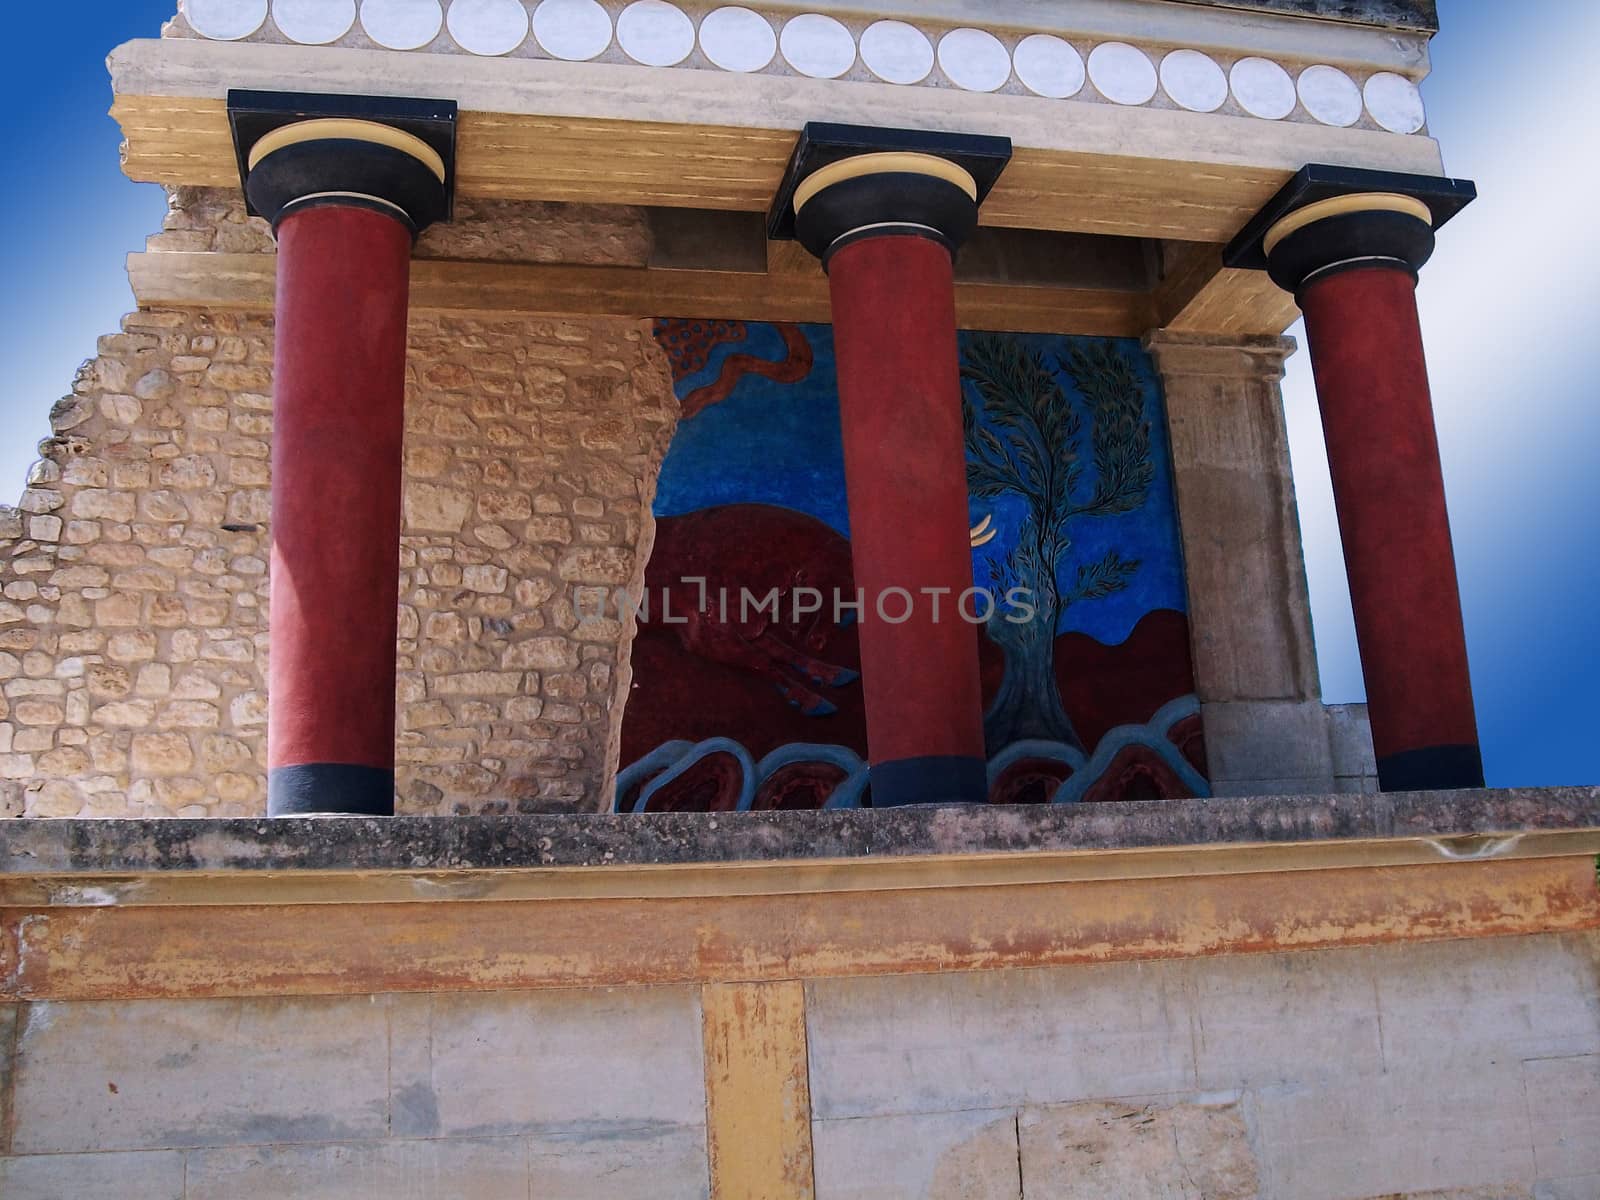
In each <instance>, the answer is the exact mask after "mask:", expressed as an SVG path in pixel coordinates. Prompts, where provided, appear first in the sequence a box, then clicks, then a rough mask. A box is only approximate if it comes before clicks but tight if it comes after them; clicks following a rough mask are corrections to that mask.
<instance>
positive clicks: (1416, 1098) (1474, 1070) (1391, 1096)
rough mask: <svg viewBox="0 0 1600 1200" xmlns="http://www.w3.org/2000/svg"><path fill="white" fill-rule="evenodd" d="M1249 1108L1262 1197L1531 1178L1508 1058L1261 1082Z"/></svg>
mask: <svg viewBox="0 0 1600 1200" xmlns="http://www.w3.org/2000/svg"><path fill="white" fill-rule="evenodd" d="M1474 944H1476V945H1482V943H1481V942H1480V943H1474ZM1251 1111H1252V1113H1253V1124H1254V1126H1255V1143H1256V1150H1257V1153H1258V1155H1259V1159H1260V1162H1261V1167H1262V1183H1263V1187H1262V1194H1263V1195H1268V1196H1293V1197H1294V1198H1295V1200H1367V1198H1369V1197H1379V1196H1396V1195H1399V1196H1406V1195H1411V1194H1413V1193H1419V1192H1429V1191H1440V1190H1445V1189H1449V1188H1473V1187H1481V1186H1483V1184H1484V1183H1485V1181H1497V1180H1503V1181H1506V1182H1510V1183H1516V1182H1519V1181H1526V1180H1531V1179H1536V1178H1537V1175H1536V1174H1535V1169H1534V1158H1533V1148H1532V1145H1531V1138H1530V1132H1529V1126H1528V1106H1527V1101H1526V1099H1525V1097H1524V1095H1523V1091H1522V1064H1521V1063H1518V1062H1510V1063H1504V1062H1494V1061H1492V1060H1490V1059H1488V1058H1483V1059H1480V1060H1479V1061H1477V1062H1475V1063H1470V1064H1461V1065H1453V1066H1449V1067H1442V1068H1430V1067H1426V1066H1408V1067H1406V1068H1405V1069H1403V1070H1397V1069H1391V1071H1390V1073H1388V1074H1384V1075H1378V1076H1372V1077H1359V1076H1351V1077H1349V1078H1344V1079H1335V1080H1329V1081H1324V1082H1320V1083H1315V1084H1311V1085H1304V1084H1291V1085H1287V1086H1281V1087H1269V1088H1262V1089H1258V1090H1256V1091H1255V1092H1253V1093H1252V1097H1251ZM1353 1147H1359V1153H1354V1152H1352V1148H1353Z"/></svg>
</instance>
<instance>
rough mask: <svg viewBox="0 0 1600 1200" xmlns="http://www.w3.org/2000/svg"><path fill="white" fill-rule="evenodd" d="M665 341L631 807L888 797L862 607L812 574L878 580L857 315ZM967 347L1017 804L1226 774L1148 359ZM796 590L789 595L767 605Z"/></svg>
mask: <svg viewBox="0 0 1600 1200" xmlns="http://www.w3.org/2000/svg"><path fill="white" fill-rule="evenodd" d="M656 337H657V340H658V341H659V342H660V344H661V345H662V346H663V347H664V348H665V349H666V351H667V353H668V355H669V357H670V358H671V361H672V367H673V375H674V385H675V388H676V391H677V395H678V398H679V400H680V402H681V405H682V412H683V415H682V420H681V423H680V424H679V426H678V430H677V433H676V435H675V437H674V439H673V443H672V446H671V448H670V449H669V451H668V454H667V457H666V460H665V462H664V464H663V466H662V470H661V477H660V482H659V485H658V490H657V494H656V498H655V506H654V512H655V516H656V521H657V533H656V542H655V547H654V550H653V552H652V554H651V558H650V562H649V565H648V567H647V571H646V579H645V593H644V596H643V597H642V599H641V598H635V599H634V600H633V601H631V602H633V603H636V604H638V605H639V633H638V637H637V638H636V640H635V642H634V648H633V669H634V683H633V690H632V692H631V694H630V696H629V699H628V706H627V710H626V713H625V715H624V720H623V728H622V758H621V761H622V763H623V764H624V769H623V770H622V771H621V773H620V774H619V777H618V782H617V797H616V804H617V807H618V809H619V810H620V811H627V812H643V811H669V810H677V811H689V810H696V811H699V810H714V811H715V810H733V809H745V808H756V809H774V808H816V807H824V806H827V807H853V806H857V805H862V804H870V789H869V787H868V781H867V768H866V763H865V759H866V753H867V742H866V722H865V716H864V708H863V697H862V689H861V681H860V675H859V666H860V658H859V650H858V646H857V637H856V632H857V631H856V622H855V620H854V619H853V617H854V613H853V612H851V611H849V610H848V607H847V606H845V607H844V610H843V611H837V610H834V608H833V606H832V604H831V603H823V604H821V606H820V608H816V610H815V611H812V609H813V607H814V605H815V601H814V599H813V598H812V592H817V593H821V594H822V595H824V596H828V597H832V596H835V595H839V596H843V597H847V598H848V597H853V596H854V595H855V592H854V588H853V584H852V578H851V561H850V541H849V537H850V526H849V516H848V510H847V507H846V499H845V483H844V461H843V450H842V446H841V440H840V431H839V409H838V397H837V393H836V387H835V381H834V380H835V376H834V350H833V331H832V329H831V327H829V326H826V325H771V324H757V323H744V322H736V321H695V320H662V321H658V322H657V323H656ZM961 367H962V381H963V382H962V391H963V397H962V399H963V416H964V421H965V427H966V444H967V483H968V492H969V499H970V516H971V524H972V533H973V536H972V542H973V552H972V563H973V579H974V586H975V587H976V588H979V589H983V592H984V594H985V595H986V596H988V597H991V598H992V602H991V604H990V605H989V606H988V607H987V608H986V607H985V606H984V605H983V604H980V603H974V604H972V605H971V606H970V607H969V612H970V613H973V614H976V615H979V616H983V617H986V618H987V620H986V621H985V622H984V624H983V625H982V629H981V635H980V638H979V641H980V655H981V664H982V676H983V689H984V705H985V721H984V733H985V739H986V742H987V752H988V755H989V760H990V766H989V780H990V800H991V802H993V803H1005V804H1019V803H1049V802H1054V803H1072V802H1102V801H1113V800H1140V799H1161V798H1177V797H1188V796H1197V795H1205V794H1207V790H1208V789H1207V784H1206V780H1205V776H1204V771H1205V755H1204V748H1203V745H1202V743H1201V738H1200V721H1199V705H1198V703H1197V701H1196V699H1195V697H1194V694H1193V693H1194V681H1193V672H1192V668H1191V663H1190V657H1189V629H1188V620H1187V617H1186V614H1185V596H1184V582H1183V568H1182V557H1181V551H1180V546H1179V540H1178V527H1177V515H1176V509H1175V506H1174V501H1173V494H1172V482H1171V471H1170V458H1169V452H1168V448H1167V441H1166V422H1165V418H1164V415H1163V413H1162V409H1161V395H1160V388H1159V386H1158V384H1157V379H1156V375H1155V373H1154V370H1153V368H1152V365H1151V363H1150V361H1149V359H1148V357H1147V356H1146V355H1145V354H1144V352H1143V350H1142V349H1141V348H1140V346H1139V344H1138V343H1137V342H1135V341H1130V340H1122V339H1102V338H1075V337H1065V336H1054V335H1032V334H1008V333H980V332H972V333H963V334H962V335H961ZM773 592H776V593H777V594H778V598H779V603H778V605H777V606H776V610H774V609H773V608H772V607H766V608H761V607H759V606H758V607H756V608H755V609H754V611H752V606H751V605H749V604H748V603H744V604H742V603H741V597H743V596H744V595H745V594H746V593H748V595H749V596H753V597H768V598H770V596H771V594H772V593H773ZM796 601H799V603H796ZM946 603H950V601H949V600H947V601H946ZM988 609H992V611H988ZM836 617H837V618H838V619H837V620H836V619H835V618H836Z"/></svg>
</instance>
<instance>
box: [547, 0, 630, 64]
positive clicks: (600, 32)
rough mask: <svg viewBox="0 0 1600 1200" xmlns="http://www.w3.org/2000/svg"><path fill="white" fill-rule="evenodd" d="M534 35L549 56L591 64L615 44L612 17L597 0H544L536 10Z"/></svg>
mask: <svg viewBox="0 0 1600 1200" xmlns="http://www.w3.org/2000/svg"><path fill="white" fill-rule="evenodd" d="M533 36H534V37H535V38H537V39H538V41H539V45H540V47H542V48H543V50H544V52H545V53H546V54H549V55H552V56H553V57H555V58H564V59H566V60H567V61H568V62H587V61H588V60H589V59H591V58H594V57H596V56H597V55H600V54H604V53H605V49H606V47H607V46H609V45H611V14H610V13H608V12H606V10H605V9H604V8H602V7H601V6H600V5H599V4H598V3H597V2H596V0H543V3H541V4H540V5H539V7H538V8H536V9H534V10H533Z"/></svg>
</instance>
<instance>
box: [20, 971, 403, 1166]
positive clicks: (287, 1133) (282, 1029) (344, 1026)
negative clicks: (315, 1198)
mask: <svg viewBox="0 0 1600 1200" xmlns="http://www.w3.org/2000/svg"><path fill="white" fill-rule="evenodd" d="M17 1054H18V1057H17V1068H16V1085H15V1093H16V1133H15V1138H14V1141H13V1147H12V1148H13V1151H14V1152H17V1153H24V1154H35V1153H52V1154H53V1153H73V1152H77V1151H84V1150H90V1149H98V1150H125V1149H128V1150H131V1149H145V1148H155V1147H165V1148H175V1147H185V1146H230V1145H265V1144H284V1143H298V1142H337V1141H359V1140H363V1139H367V1138H378V1137H383V1136H385V1134H386V1133H387V1127H388V1108H389V1102H388V1096H389V1092H388V1033H387V1025H386V1008H385V1005H384V1003H382V1002H378V1003H375V1002H374V1001H373V1000H372V999H371V998H368V997H356V998H348V999H346V998H324V997H316V998H299V999H280V998H273V999H266V1000H184V1001H167V1000H136V1001H126V1002H107V1003H88V1004H79V1003H45V1004H32V1005H30V1006H29V1007H28V1010H27V1013H26V1015H25V1016H24V1019H23V1023H22V1028H21V1029H20V1031H19V1034H18V1039H17ZM108 1085H115V1086H114V1087H112V1086H108Z"/></svg>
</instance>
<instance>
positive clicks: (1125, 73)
mask: <svg viewBox="0 0 1600 1200" xmlns="http://www.w3.org/2000/svg"><path fill="white" fill-rule="evenodd" d="M1089 78H1090V79H1091V80H1093V81H1094V86H1095V90H1096V91H1097V92H1099V93H1100V94H1101V95H1102V96H1104V97H1105V98H1106V99H1107V100H1112V101H1115V102H1116V103H1118V104H1148V103H1150V101H1151V100H1153V99H1155V94H1156V68H1155V65H1154V64H1153V63H1152V62H1151V61H1150V59H1149V58H1148V57H1146V55H1145V52H1144V51H1143V50H1140V49H1139V48H1138V47H1137V46H1130V45H1128V43H1127V42H1106V43H1105V44H1104V45H1100V46H1096V47H1095V48H1094V49H1093V50H1091V51H1090V52H1089Z"/></svg>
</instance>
